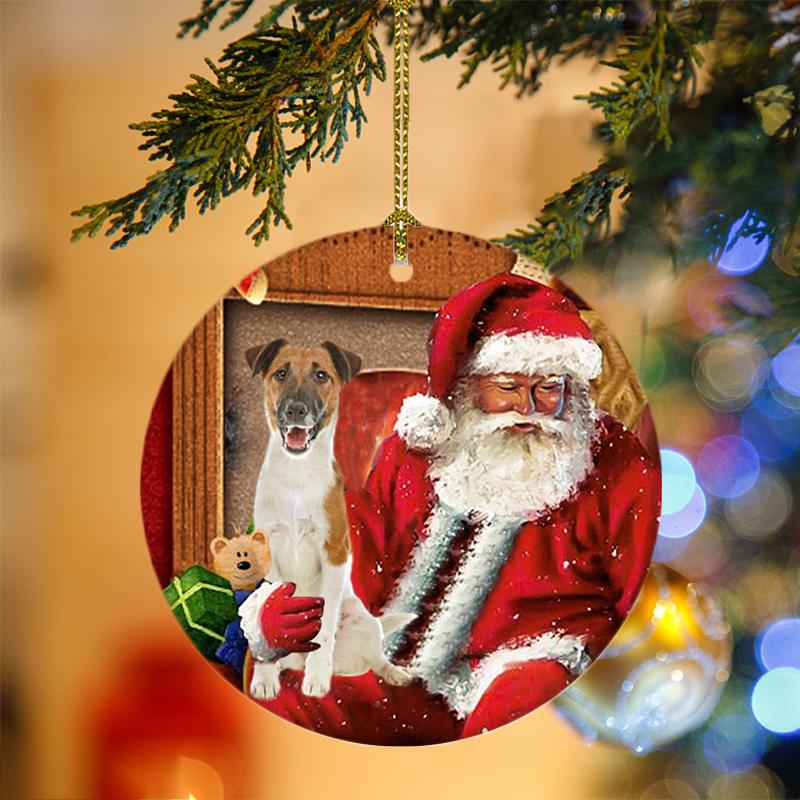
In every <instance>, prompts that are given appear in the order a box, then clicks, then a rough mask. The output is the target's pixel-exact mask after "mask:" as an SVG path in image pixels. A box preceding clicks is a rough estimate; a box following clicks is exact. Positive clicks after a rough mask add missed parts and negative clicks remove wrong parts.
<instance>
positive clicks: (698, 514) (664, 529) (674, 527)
mask: <svg viewBox="0 0 800 800" xmlns="http://www.w3.org/2000/svg"><path fill="white" fill-rule="evenodd" d="M707 508H708V505H707V503H706V496H705V493H704V492H703V490H702V489H701V488H700V487H699V486H697V487H695V490H694V493H693V494H692V497H691V499H690V500H689V502H688V503H687V504H686V506H684V507H683V508H682V509H681V510H680V511H676V512H675V513H674V514H662V515H661V522H660V523H659V526H658V534H659V536H664V537H666V538H667V539H681V538H682V537H684V536H688V535H689V534H691V533H694V532H695V531H696V530H697V529H698V528H699V527H700V526H701V525H702V524H703V520H704V519H705V518H706V510H707Z"/></svg>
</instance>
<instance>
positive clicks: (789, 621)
mask: <svg viewBox="0 0 800 800" xmlns="http://www.w3.org/2000/svg"><path fill="white" fill-rule="evenodd" d="M756 655H757V656H758V660H759V661H760V662H761V666H762V667H764V669H777V668H778V667H794V668H795V669H800V619H798V618H797V617H784V618H783V619H779V620H776V621H775V622H773V623H772V624H771V625H770V626H769V627H767V628H765V629H764V630H763V631H762V632H761V634H760V636H759V637H758V640H757V641H756Z"/></svg>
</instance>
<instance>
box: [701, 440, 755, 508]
mask: <svg viewBox="0 0 800 800" xmlns="http://www.w3.org/2000/svg"><path fill="white" fill-rule="evenodd" d="M760 470H761V462H760V459H759V457H758V451H757V450H756V449H755V447H753V445H752V444H751V443H750V442H748V441H747V439H743V438H742V437H741V436H719V437H717V438H716V439H712V440H711V441H710V442H709V443H708V444H707V445H706V446H705V447H704V448H703V449H702V450H701V451H700V455H699V456H698V458H697V476H698V478H699V480H700V483H701V484H702V486H703V488H705V489H706V491H709V492H711V494H713V495H716V496H717V497H725V498H730V497H740V496H741V495H743V494H744V493H745V492H749V491H750V489H752V488H753V486H754V485H755V482H756V480H758V474H759V472H760Z"/></svg>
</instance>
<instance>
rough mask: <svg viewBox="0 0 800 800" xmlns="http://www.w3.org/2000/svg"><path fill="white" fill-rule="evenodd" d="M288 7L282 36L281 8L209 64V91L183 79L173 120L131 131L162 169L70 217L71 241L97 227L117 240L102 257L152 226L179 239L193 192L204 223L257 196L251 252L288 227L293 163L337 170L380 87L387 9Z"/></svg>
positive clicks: (159, 115) (165, 115)
mask: <svg viewBox="0 0 800 800" xmlns="http://www.w3.org/2000/svg"><path fill="white" fill-rule="evenodd" d="M207 5H208V8H207V9H206V18H205V19H204V20H203V21H202V22H198V23H197V24H198V25H201V26H202V25H203V24H206V23H209V24H210V20H211V18H213V15H214V14H216V13H217V12H218V11H219V9H220V8H221V4H219V3H217V4H213V3H209V4H207ZM293 5H294V12H295V18H294V20H293V25H292V27H282V26H280V25H279V24H278V22H277V18H276V15H277V14H279V13H280V12H281V11H282V10H284V7H285V6H286V4H280V5H279V6H276V7H274V8H273V13H271V14H268V15H267V16H266V17H264V18H263V19H262V20H261V21H260V22H259V23H258V24H257V25H256V28H255V30H254V31H253V32H252V33H251V34H249V35H248V36H245V37H243V38H241V39H238V40H237V41H235V42H233V43H232V44H230V45H228V47H226V48H225V51H224V54H223V56H222V58H221V62H220V64H219V65H215V64H213V63H212V62H211V61H207V64H208V66H209V68H210V69H211V71H212V73H213V80H209V79H207V78H204V77H202V76H199V75H193V76H192V80H193V82H192V83H191V84H189V86H187V87H186V90H185V91H184V92H182V93H181V94H178V95H172V96H171V97H170V99H171V100H172V101H173V106H172V107H171V108H169V109H166V110H161V111H157V112H156V113H155V114H153V117H152V119H150V120H148V121H146V122H142V123H137V124H134V125H132V126H131V127H132V128H133V129H134V130H140V131H142V132H143V134H144V136H145V138H146V139H147V141H146V142H145V143H144V144H143V145H141V147H140V149H142V150H149V151H151V152H150V159H151V160H156V159H165V160H168V161H170V162H171V164H170V166H169V167H167V168H166V169H164V170H161V171H159V172H156V173H155V174H154V175H152V176H150V177H149V178H148V179H147V181H146V183H145V185H144V186H143V187H142V188H141V189H138V190H137V191H135V192H131V193H130V194H127V195H125V196H123V197H121V198H118V199H116V200H109V201H106V202H103V203H97V204H93V205H87V206H84V207H83V208H81V209H79V210H78V211H76V212H73V213H74V214H75V215H76V216H85V217H88V221H87V222H85V223H84V224H83V225H81V226H80V227H78V228H76V229H75V230H74V231H73V241H74V240H77V239H79V238H80V237H81V236H83V235H84V234H87V235H89V236H94V235H96V234H97V233H98V232H99V231H100V230H101V229H102V228H103V227H104V226H107V231H106V235H109V236H113V235H116V234H117V233H120V232H121V236H120V237H119V238H118V239H117V240H116V241H115V242H114V243H113V245H112V246H113V247H121V246H123V245H125V244H127V242H129V241H130V239H131V238H133V237H134V236H140V235H144V234H147V233H149V232H150V231H151V230H152V228H153V226H154V225H155V224H156V223H157V222H158V221H159V220H160V219H161V218H162V217H165V216H168V217H169V219H170V230H174V229H175V228H177V226H178V225H179V224H180V222H181V220H182V219H183V218H184V216H185V213H186V202H187V199H188V195H189V192H190V191H192V190H194V191H193V196H194V197H195V198H197V202H198V207H199V209H200V212H201V213H202V212H204V211H206V210H207V209H209V208H211V209H213V208H215V207H216V206H217V204H218V203H219V202H220V200H221V199H222V198H223V197H227V196H229V195H230V194H232V193H233V192H235V191H237V190H239V189H243V188H247V187H250V186H252V191H253V194H255V195H258V194H261V193H264V192H265V193H266V194H267V201H266V204H265V207H264V210H263V211H262V212H261V214H259V216H258V217H257V218H256V220H255V221H254V222H253V223H252V224H251V225H250V227H249V228H248V229H247V232H248V233H250V234H252V235H253V239H254V240H255V242H256V243H257V244H258V243H260V242H261V241H263V240H264V239H267V238H268V237H269V228H270V225H272V224H275V225H277V224H279V223H281V222H283V223H284V224H286V225H288V226H291V223H290V221H289V218H288V215H287V213H286V208H285V191H286V180H287V178H288V177H289V176H290V175H291V174H292V172H293V171H294V169H295V167H296V166H297V164H298V163H305V164H306V166H310V163H311V160H312V159H314V158H318V159H320V160H322V161H324V160H326V159H332V160H334V161H335V160H336V159H337V158H338V156H339V154H340V153H341V151H342V148H343V146H344V143H345V142H346V140H347V137H348V127H349V126H350V125H351V124H354V125H355V130H356V135H358V134H359V133H360V129H361V124H362V123H363V122H364V121H365V119H366V116H365V114H364V110H363V106H362V102H361V94H362V93H364V94H368V93H369V90H370V87H371V84H372V80H373V78H378V79H379V80H384V79H385V76H386V68H385V63H384V60H383V56H382V54H381V51H380V47H379V45H378V43H377V40H376V38H375V36H374V26H375V24H376V22H377V20H378V17H379V15H380V13H381V12H382V11H383V9H384V7H385V5H386V0H374V2H362V3H353V2H342V1H341V0H340V2H329V3H323V2H319V1H318V0H313V1H311V0H304V1H303V2H296V3H294V4H293ZM241 6H242V4H241V3H240V4H239V6H238V7H241ZM238 7H237V8H238ZM251 143H252V144H251Z"/></svg>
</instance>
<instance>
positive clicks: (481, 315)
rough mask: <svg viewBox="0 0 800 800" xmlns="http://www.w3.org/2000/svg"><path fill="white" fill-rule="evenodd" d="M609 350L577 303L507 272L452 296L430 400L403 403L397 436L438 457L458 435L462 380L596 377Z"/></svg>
mask: <svg viewBox="0 0 800 800" xmlns="http://www.w3.org/2000/svg"><path fill="white" fill-rule="evenodd" d="M602 361H603V356H602V351H601V349H600V347H599V345H598V344H597V342H595V341H594V338H593V337H592V332H591V330H590V329H589V326H588V325H587V324H586V323H585V322H584V321H583V320H582V319H581V316H580V313H579V312H578V308H577V307H576V306H575V304H574V303H573V302H572V301H571V300H569V299H568V298H567V297H565V296H564V295H563V294H561V293H560V292H557V291H556V290H555V289H551V288H549V287H547V286H544V285H542V284H540V283H537V282H536V281H533V280H531V279H529V278H525V277H523V276H521V275H513V274H510V273H502V274H499V275H493V276H492V277H490V278H487V279H485V280H483V281H479V282H478V283H475V284H473V285H472V286H469V287H467V288H466V289H464V290H463V291H461V292H459V293H458V294H456V295H454V296H453V297H451V298H450V299H449V300H448V301H447V302H446V303H445V304H444V305H443V306H442V307H441V309H439V312H438V313H437V315H436V318H435V319H434V322H433V325H432V327H431V333H430V336H429V338H428V393H427V394H426V395H421V394H419V395H413V396H412V397H408V398H406V399H405V401H404V402H403V406H402V408H401V409H400V414H399V415H398V418H397V422H396V424H395V431H396V432H397V433H398V434H399V435H400V436H401V437H402V438H403V440H404V441H405V442H406V444H407V445H408V447H410V448H412V449H414V450H420V451H423V452H435V451H436V450H437V449H438V448H439V447H441V445H442V444H443V443H444V442H445V441H447V438H448V437H449V436H450V434H451V433H452V431H453V427H454V424H455V423H454V420H453V412H452V409H451V407H450V396H451V394H452V391H453V388H454V386H455V383H456V380H457V379H458V378H459V377H460V376H462V375H469V374H474V375H488V374H495V373H503V372H506V373H522V374H527V375H553V374H568V375H572V376H573V377H575V378H576V379H578V380H580V381H582V382H588V381H589V380H591V379H592V378H596V377H597V376H598V375H599V374H600V371H601V368H602Z"/></svg>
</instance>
